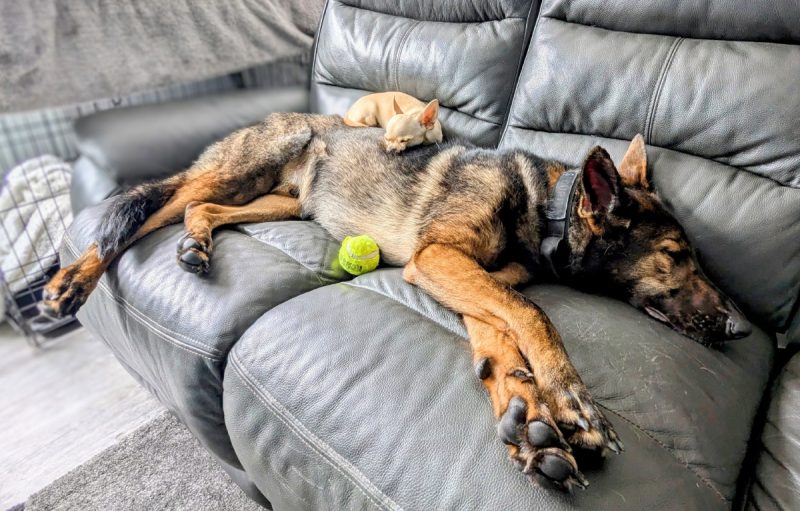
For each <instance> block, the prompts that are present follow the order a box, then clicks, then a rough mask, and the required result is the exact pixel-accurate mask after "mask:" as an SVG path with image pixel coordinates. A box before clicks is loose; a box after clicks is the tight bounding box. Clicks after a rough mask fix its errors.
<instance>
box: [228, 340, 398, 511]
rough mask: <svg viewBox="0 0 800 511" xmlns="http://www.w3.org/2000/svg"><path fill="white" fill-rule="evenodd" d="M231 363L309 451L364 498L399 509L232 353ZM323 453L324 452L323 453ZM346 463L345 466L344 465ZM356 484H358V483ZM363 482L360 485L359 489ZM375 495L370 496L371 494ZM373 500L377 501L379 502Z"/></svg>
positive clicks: (245, 381) (388, 507)
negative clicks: (282, 402) (343, 477)
mask: <svg viewBox="0 0 800 511" xmlns="http://www.w3.org/2000/svg"><path fill="white" fill-rule="evenodd" d="M230 361H231V366H232V367H233V368H234V370H235V372H236V373H238V376H239V378H240V379H241V381H242V383H244V384H245V385H246V386H247V388H248V389H249V390H250V391H251V392H252V393H253V395H254V396H255V397H256V398H257V399H258V400H259V401H261V402H262V403H263V404H264V405H265V406H266V407H267V408H269V409H271V410H272V411H273V414H274V415H275V416H276V417H277V418H278V419H279V420H281V422H283V423H284V424H286V425H287V426H288V427H289V429H290V430H291V431H292V433H294V435H295V436H296V437H297V438H299V439H300V440H301V441H302V442H303V443H304V444H306V445H307V446H308V447H309V448H311V450H312V451H314V452H316V453H317V455H318V456H319V457H320V458H322V459H323V460H325V461H326V462H327V463H328V464H329V465H330V466H331V467H333V468H334V469H335V470H336V471H337V472H339V473H340V474H342V475H343V476H345V477H346V478H347V479H349V480H350V481H352V482H353V483H354V486H355V487H356V488H358V490H359V491H360V492H361V494H362V495H364V496H365V497H367V498H368V499H369V500H370V501H371V502H372V503H373V504H375V505H376V506H378V507H379V508H381V509H392V510H401V509H402V508H400V507H399V506H398V505H397V504H396V503H395V502H394V501H393V500H392V499H390V498H389V497H388V496H387V495H385V494H384V493H383V492H381V491H380V489H378V488H377V487H375V485H374V484H373V483H372V482H371V481H370V480H369V479H368V478H367V477H366V476H365V475H364V474H363V473H361V471H360V470H359V469H358V468H357V467H356V466H354V465H352V464H351V463H349V462H348V461H347V459H345V458H344V457H343V456H342V455H340V454H339V453H338V452H336V451H335V450H334V449H333V448H331V447H330V446H329V445H328V444H326V443H325V442H324V441H323V440H322V439H320V438H319V437H317V436H316V435H314V433H312V432H311V431H310V430H308V428H306V427H305V426H304V425H303V423H302V422H300V420H299V419H298V418H297V417H295V416H294V415H292V414H291V412H289V410H287V409H286V408H285V407H284V406H283V405H282V404H281V403H280V402H279V401H278V400H277V399H276V398H275V397H274V396H272V395H271V394H270V393H269V392H268V391H267V390H266V389H265V388H264V387H263V386H262V385H261V384H260V383H259V382H258V381H257V380H256V379H255V378H254V377H253V375H252V374H251V373H250V371H248V370H247V368H246V367H245V366H244V365H243V364H242V363H241V362H240V360H239V357H237V356H236V354H233V355H232V356H231V357H230ZM324 454H327V456H325V455H324ZM347 465H349V466H347ZM359 483H360V484H359ZM361 485H363V486H364V487H363V488H362V486H361ZM373 492H374V493H375V495H371V494H372V493H373ZM375 499H378V500H380V502H378V501H376V500H375Z"/></svg>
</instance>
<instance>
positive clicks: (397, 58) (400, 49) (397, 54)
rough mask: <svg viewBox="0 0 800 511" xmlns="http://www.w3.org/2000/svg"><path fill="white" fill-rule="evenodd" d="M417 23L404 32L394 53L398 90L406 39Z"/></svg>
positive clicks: (395, 77)
mask: <svg viewBox="0 0 800 511" xmlns="http://www.w3.org/2000/svg"><path fill="white" fill-rule="evenodd" d="M343 5H344V4H343ZM417 23H419V22H418V21H412V22H411V24H410V25H409V27H408V28H407V29H406V31H405V33H403V37H402V38H400V44H399V45H398V46H397V51H396V52H395V53H394V59H395V60H394V83H395V85H396V87H395V88H396V90H400V60H401V59H400V57H401V54H402V53H403V50H404V48H405V44H406V41H407V40H408V37H409V36H410V35H411V32H412V31H413V30H414V28H416V26H417Z"/></svg>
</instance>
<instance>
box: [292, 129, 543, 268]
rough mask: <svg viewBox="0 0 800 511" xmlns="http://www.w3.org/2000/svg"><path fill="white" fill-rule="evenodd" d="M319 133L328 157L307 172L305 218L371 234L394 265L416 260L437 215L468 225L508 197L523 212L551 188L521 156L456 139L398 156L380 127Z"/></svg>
mask: <svg viewBox="0 0 800 511" xmlns="http://www.w3.org/2000/svg"><path fill="white" fill-rule="evenodd" d="M317 137H318V139H319V140H320V142H321V143H322V144H324V146H325V151H324V152H325V156H324V157H322V158H320V159H319V160H317V162H316V164H315V165H314V166H313V168H311V169H308V174H307V175H306V176H305V179H307V180H308V181H309V182H313V185H312V186H308V187H307V190H308V192H307V193H302V194H301V195H300V200H301V203H302V205H303V213H304V215H305V216H307V217H310V218H313V219H314V220H315V221H317V222H318V223H320V224H321V225H322V226H323V227H324V228H325V229H326V230H328V232H330V233H331V234H332V235H333V236H334V237H336V238H337V239H342V238H344V237H345V236H348V235H354V234H368V235H369V236H371V237H373V238H374V239H375V240H376V241H377V242H378V245H379V246H380V247H381V254H382V257H383V259H384V260H385V261H386V262H387V263H389V264H393V265H402V264H405V263H406V262H407V261H408V260H409V258H410V257H411V255H412V254H413V252H414V250H415V249H416V248H417V247H416V245H417V242H418V241H419V239H420V233H421V232H422V231H423V230H424V229H425V228H426V226H427V225H428V224H429V223H431V221H432V220H434V219H436V220H437V221H439V222H441V220H442V219H443V218H447V217H452V218H453V219H454V220H455V219H456V218H458V221H459V222H463V221H464V220H465V219H468V217H469V216H470V215H471V214H474V213H476V212H479V211H481V212H482V211H486V210H487V209H489V210H491V211H494V210H497V209H500V208H502V207H503V205H504V204H510V203H509V202H508V200H509V197H512V198H515V199H516V200H517V202H518V203H519V204H516V205H515V207H517V208H518V209H519V210H520V211H519V213H520V214H523V213H524V210H526V209H527V203H528V201H529V200H538V199H537V197H536V196H535V195H538V193H537V192H536V191H535V190H537V189H541V188H543V186H544V181H543V180H542V179H540V178H538V177H537V176H538V175H540V174H541V172H539V170H538V169H536V168H535V164H534V163H532V160H531V159H529V158H528V157H525V156H522V154H521V153H498V152H496V151H487V150H484V149H479V148H476V147H473V146H471V145H468V144H463V143H458V142H450V143H448V144H446V145H444V146H442V147H436V146H419V147H416V148H414V149H411V150H407V151H406V152H404V153H402V154H397V155H393V154H387V153H386V151H385V150H384V149H383V147H382V145H381V132H380V130H376V129H349V128H346V127H342V128H336V129H333V130H329V131H326V132H323V133H320V134H318V135H317ZM515 155H516V156H518V157H515ZM523 167H525V168H523ZM464 183H468V187H465V186H464ZM300 188H301V189H303V188H304V187H302V186H301V187H300ZM467 188H468V189H467ZM531 193H534V194H535V195H534V196H531ZM522 203H525V204H524V205H525V207H522ZM499 231H504V229H500V230H499ZM505 241H506V240H504V239H502V240H501V239H495V240H487V242H488V243H494V244H497V243H505Z"/></svg>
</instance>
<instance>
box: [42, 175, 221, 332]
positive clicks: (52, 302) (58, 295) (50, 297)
mask: <svg viewBox="0 0 800 511" xmlns="http://www.w3.org/2000/svg"><path fill="white" fill-rule="evenodd" d="M170 179H172V180H176V179H177V177H176V178H170ZM170 179H167V180H165V182H164V183H167V182H169V181H170ZM152 186H156V185H142V186H140V187H135V188H133V189H132V190H131V191H129V192H128V193H127V194H126V195H129V196H135V195H136V194H139V193H141V191H142V190H143V189H145V188H147V187H152ZM161 186H168V185H165V184H163V183H162V184H161ZM211 193H212V192H211V191H210V190H209V189H207V188H204V187H202V186H181V187H179V188H177V190H176V191H175V192H174V194H173V195H172V197H171V198H170V199H168V200H167V201H166V204H164V206H163V207H161V208H159V209H158V210H156V211H155V213H153V214H152V215H151V216H149V217H148V218H147V219H146V220H145V221H144V223H143V224H142V225H141V227H139V228H138V229H137V230H136V231H135V232H134V233H133V235H132V236H130V237H128V238H127V239H125V240H124V241H122V242H121V243H120V244H119V245H116V246H115V247H114V248H113V249H112V250H106V251H105V252H101V250H100V249H99V247H98V244H97V243H92V244H91V245H90V246H89V248H87V249H86V251H84V253H83V254H81V256H80V257H78V259H76V260H75V261H74V262H73V263H72V264H70V265H69V266H67V267H65V268H62V269H61V270H59V272H58V273H56V274H55V275H54V276H53V278H52V279H51V280H50V282H48V283H47V286H46V287H45V288H44V291H43V299H44V300H43V302H42V310H43V311H44V312H46V313H47V314H50V315H54V316H59V317H60V316H65V315H69V314H74V313H75V312H76V311H77V310H78V309H79V308H80V306H81V305H83V304H84V302H85V301H86V299H87V298H88V296H89V294H90V293H91V292H92V291H93V290H94V288H95V287H96V286H97V282H98V281H99V280H100V277H101V276H102V275H103V272H105V271H106V269H107V268H108V266H109V265H110V264H111V262H112V261H113V260H114V259H115V258H116V257H117V255H118V254H119V253H121V252H122V251H123V250H125V248H126V247H128V246H130V245H131V244H132V243H133V242H135V241H136V240H139V239H141V238H142V237H144V236H146V235H147V234H149V233H151V232H153V231H155V230H157V229H160V228H161V227H165V226H167V225H172V224H176V223H178V222H180V220H181V218H182V217H183V212H184V210H185V209H186V205H187V204H189V203H190V202H192V201H193V200H204V199H207V198H208V195H210V194H211ZM120 200H125V196H121V198H120Z"/></svg>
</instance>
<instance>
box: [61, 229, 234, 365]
mask: <svg viewBox="0 0 800 511" xmlns="http://www.w3.org/2000/svg"><path fill="white" fill-rule="evenodd" d="M64 245H65V246H66V247H67V249H68V250H69V251H70V253H71V254H72V255H73V256H75V255H76V253H77V251H76V248H75V246H74V245H73V244H72V242H71V240H70V239H69V238H68V237H66V236H65V237H64ZM97 287H98V288H100V290H101V291H102V292H103V293H104V294H105V295H106V296H107V297H108V298H109V299H111V300H112V301H113V302H115V303H117V304H118V305H122V307H123V308H125V309H126V310H127V311H128V312H129V313H131V315H132V316H133V317H134V319H136V320H137V322H138V323H139V324H140V325H142V326H143V327H145V328H146V329H147V330H149V331H151V332H152V333H154V334H156V335H157V336H158V337H160V338H161V339H163V340H165V341H167V342H169V343H170V344H173V345H175V346H176V347H178V348H180V349H182V350H184V351H188V352H189V353H193V354H195V355H198V356H200V357H203V358H205V359H208V360H210V361H212V362H219V361H220V360H222V358H221V357H220V356H219V355H218V354H216V353H211V352H208V351H205V350H203V349H201V348H199V347H197V346H195V345H193V344H187V343H186V342H184V341H181V340H180V339H177V338H175V337H172V336H170V335H168V334H167V333H165V332H162V331H161V330H160V329H157V328H156V327H155V325H153V324H152V321H151V322H148V321H146V319H147V318H146V316H145V315H144V314H143V313H142V312H141V311H138V310H137V309H136V308H135V307H133V306H132V305H130V304H129V303H128V302H127V301H125V300H124V299H123V298H122V297H119V296H114V293H113V292H112V291H111V289H110V288H109V287H108V286H107V285H106V284H104V283H103V282H98V283H97ZM187 340H189V341H194V340H193V339H191V338H187ZM196 342H198V344H203V345H204V346H205V344H204V343H201V342H199V341H196ZM217 351H219V350H217Z"/></svg>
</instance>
